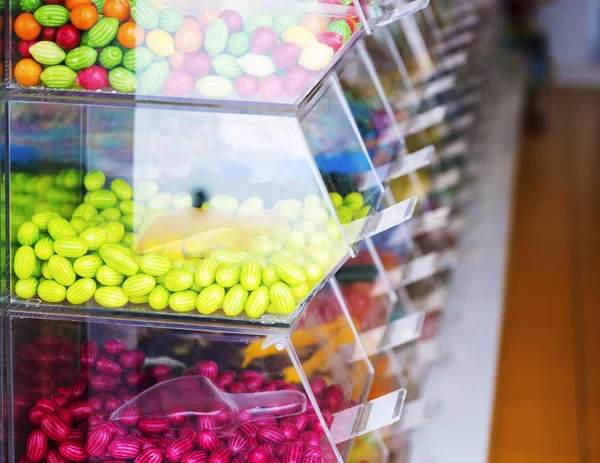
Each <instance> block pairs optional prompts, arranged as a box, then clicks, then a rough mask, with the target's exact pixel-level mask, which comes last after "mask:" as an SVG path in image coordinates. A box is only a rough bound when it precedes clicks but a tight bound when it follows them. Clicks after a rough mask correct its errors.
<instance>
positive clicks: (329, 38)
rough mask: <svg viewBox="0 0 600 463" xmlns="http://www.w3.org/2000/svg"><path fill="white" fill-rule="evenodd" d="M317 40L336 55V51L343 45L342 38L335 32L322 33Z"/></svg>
mask: <svg viewBox="0 0 600 463" xmlns="http://www.w3.org/2000/svg"><path fill="white" fill-rule="evenodd" d="M317 40H318V41H319V42H320V43H324V44H325V45H327V46H329V47H331V48H333V51H334V52H335V53H337V51H338V50H339V49H340V48H342V45H344V37H343V36H341V35H340V34H338V33H336V32H323V33H322V34H319V36H318V37H317Z"/></svg>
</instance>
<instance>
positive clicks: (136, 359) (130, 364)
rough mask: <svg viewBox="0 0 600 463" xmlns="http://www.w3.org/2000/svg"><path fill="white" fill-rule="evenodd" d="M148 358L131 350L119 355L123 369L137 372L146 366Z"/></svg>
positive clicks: (137, 351) (139, 352)
mask: <svg viewBox="0 0 600 463" xmlns="http://www.w3.org/2000/svg"><path fill="white" fill-rule="evenodd" d="M145 360H146V357H145V356H144V354H143V352H141V351H139V350H130V351H127V352H123V353H122V354H121V355H119V363H120V364H121V366H122V367H123V368H126V369H128V370H135V369H136V368H138V367H141V366H142V365H143V364H144V361H145Z"/></svg>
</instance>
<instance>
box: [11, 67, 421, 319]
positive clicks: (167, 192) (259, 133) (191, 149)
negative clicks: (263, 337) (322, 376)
mask: <svg viewBox="0 0 600 463" xmlns="http://www.w3.org/2000/svg"><path fill="white" fill-rule="evenodd" d="M7 118H8V147H9V151H8V156H9V160H8V165H9V169H10V170H9V181H10V197H9V198H8V203H9V207H8V213H9V217H8V223H9V227H10V239H11V257H12V259H11V262H12V261H14V260H15V258H16V259H17V266H16V267H15V265H13V266H12V268H11V271H12V273H11V275H12V276H13V281H12V282H11V283H12V285H11V291H12V292H11V300H10V302H11V303H15V304H21V305H29V306H31V307H32V309H34V308H40V306H41V308H42V309H43V310H51V309H52V308H55V309H56V310H58V311H61V312H65V311H75V312H78V313H82V312H83V313H86V314H93V313H96V312H95V311H94V310H91V311H90V310H87V309H101V310H103V311H104V312H105V314H106V312H107V309H109V310H110V309H114V313H116V312H121V315H122V316H123V315H124V316H127V315H131V316H140V317H150V318H151V317H153V316H158V317H168V318H174V317H183V318H182V319H186V323H187V322H200V323H204V322H214V323H222V322H224V321H225V322H228V321H230V322H231V323H233V324H237V325H249V324H250V325H252V324H254V325H264V324H273V325H275V326H279V327H289V326H290V325H291V324H292V323H293V322H294V321H295V320H296V319H297V317H298V315H299V314H300V312H301V310H302V308H303V307H304V306H305V305H306V303H307V302H308V301H309V300H310V298H311V297H312V296H313V295H314V294H316V293H317V292H318V290H319V289H320V287H321V286H322V285H323V284H324V283H325V282H326V281H327V279H328V278H329V277H330V276H331V275H333V273H334V272H335V271H336V270H337V269H338V268H339V267H340V266H341V265H342V264H343V262H344V261H345V260H346V259H347V258H348V257H349V256H354V255H356V253H357V252H358V250H359V248H360V243H361V241H362V240H363V239H365V238H367V237H369V236H371V235H374V234H376V233H379V232H380V231H383V230H386V229H388V228H390V227H392V226H394V225H396V224H398V223H400V222H402V221H405V220H407V219H408V218H410V216H411V215H412V212H413V210H414V207H415V202H416V198H409V199H407V200H406V201H403V202H400V203H398V204H395V205H392V206H391V207H390V208H388V209H386V210H383V211H379V212H378V206H379V203H380V201H381V197H382V193H383V186H382V185H381V182H380V181H379V178H378V176H377V173H376V172H375V170H374V168H373V165H372V163H371V162H370V159H369V156H368V154H367V152H366V149H365V145H364V143H363V141H362V139H361V137H360V132H359V130H358V127H357V125H356V124H355V122H354V119H353V118H352V115H351V112H350V108H349V106H348V104H347V101H346V99H345V98H344V94H343V91H342V89H341V87H340V85H339V81H338V80H337V78H336V76H335V75H333V76H331V77H330V78H328V79H327V81H326V83H325V84H324V86H323V87H321V88H320V90H319V92H317V93H316V94H315V95H313V97H312V98H311V99H310V101H309V102H308V103H307V104H306V105H305V106H304V107H303V108H302V112H301V114H299V115H297V116H294V115H293V114H289V115H288V114H277V115H271V114H260V115H258V114H248V113H226V112H222V111H207V110H201V111H198V110H195V108H189V107H187V108H181V107H178V108H170V107H166V106H165V105H145V104H141V103H138V104H136V105H135V106H132V105H127V104H121V105H114V104H112V103H108V104H101V102H98V103H97V104H88V105H85V106H84V105H83V104H76V103H73V102H68V103H66V102H59V101H53V102H49V101H40V100H32V99H19V98H17V97H11V99H10V100H9V102H8V104H7ZM61 127H62V128H63V129H60V128H61ZM55 129H58V130H55ZM31 134H34V136H31ZM232 134H235V136H234V137H232V136H231V135H232ZM105 179H106V181H105ZM86 191H87V192H86ZM40 214H41V215H40ZM44 214H46V215H44ZM36 215H37V216H36ZM59 216H60V218H59ZM48 217H51V218H53V219H56V220H54V225H52V226H51V227H50V229H48V228H47V225H48V224H47V222H48ZM67 220H69V222H67ZM32 221H33V223H32ZM57 227H58V228H57ZM107 230H108V231H107ZM109 232H110V235H109ZM81 233H84V238H86V239H84V238H82V237H81V236H76V235H81ZM96 234H99V236H98V237H97V238H98V240H100V241H98V242H95V241H94V239H96ZM46 235H49V236H46ZM40 237H42V238H44V240H42V241H43V242H42V243H38V240H39V239H40ZM59 240H61V241H60V242H58V244H57V246H54V245H55V243H54V242H55V241H59ZM107 240H108V243H106V241H107ZM103 243H104V244H105V246H104V247H100V245H102V244H103ZM62 244H65V246H66V247H65V248H63V249H61V245H62ZM71 245H73V246H75V248H74V249H71V248H70V246H71ZM36 246H37V247H38V248H39V249H38V251H37V253H35V250H34V249H33V247H36ZM44 246H45V247H46V248H48V249H45V247H44ZM22 249H24V251H23V250H22ZM55 250H56V255H52V256H51V254H53V253H54V251H55ZM32 251H33V254H32ZM19 252H20V254H18V253H19ZM111 253H114V254H115V255H111ZM97 254H99V255H97ZM146 254H149V256H148V257H143V256H144V255H146ZM23 257H24V258H25V261H23ZM29 257H32V260H31V262H29V261H28V260H27V259H28V258H29ZM49 257H50V259H49ZM80 257H82V258H83V259H82V260H81V261H79V262H78V263H75V262H73V263H72V262H71V261H69V260H68V259H71V260H74V259H79V258H80ZM44 259H48V260H44ZM51 260H52V261H53V263H51ZM109 261H110V262H109ZM23 262H24V270H23V267H19V265H21V264H22V263H23ZM13 263H14V262H13ZM63 264H64V265H63ZM101 264H107V265H108V267H109V268H108V269H106V268H105V269H104V270H105V271H106V272H105V273H107V274H106V275H103V276H104V277H105V278H99V279H98V275H97V272H98V270H99V269H98V268H97V267H98V266H100V265H101ZM31 265H33V267H32V268H30V266H31ZM87 265H91V266H92V267H91V268H86V267H85V266H87ZM155 265H158V267H157V268H153V266H155ZM57 266H58V267H57ZM63 267H64V268H63ZM73 267H74V268H75V270H77V272H76V273H75V272H74V269H73ZM215 267H218V270H217V271H218V272H219V275H213V273H215ZM50 268H53V269H56V271H57V272H61V271H62V270H64V271H65V272H66V273H64V274H60V273H59V275H60V277H59V278H61V282H60V283H58V282H57V281H54V282H52V283H45V284H44V286H45V287H47V288H43V289H44V290H43V291H42V295H40V293H39V292H38V291H37V285H38V284H39V283H41V281H40V279H41V278H46V277H47V276H52V275H51V274H53V272H54V270H50ZM140 268H141V270H142V272H143V274H142V275H141V277H140V276H136V273H137V272H138V270H139V269H140ZM266 268H268V270H265V269H266ZM169 269H171V270H169ZM278 269H279V270H278ZM104 270H103V271H104ZM114 270H117V272H114ZM205 271H206V272H207V273H205ZM273 271H275V273H273ZM165 272H169V275H166V274H165ZM171 272H173V273H171ZM265 272H267V273H265ZM268 272H271V273H272V275H271V277H272V278H274V279H275V280H279V279H283V282H281V281H279V282H278V284H277V285H275V286H277V287H278V289H277V290H274V289H273V287H272V286H271V287H268V286H267V285H271V283H274V281H275V280H273V281H272V282H271V281H270V280H269V278H271V277H269V276H268ZM289 272H292V273H289ZM115 273H116V274H115ZM44 274H45V276H44ZM88 274H89V275H88ZM16 277H18V278H19V279H20V280H27V281H21V282H18V281H17V279H16ZM52 277H53V276H52ZM79 277H81V279H84V278H87V280H85V281H84V282H83V283H79V281H80V278H79ZM74 278H77V283H78V285H79V287H80V290H82V291H83V293H82V294H78V292H77V290H76V289H75V290H71V292H70V296H69V297H67V298H66V301H70V303H67V302H66V301H65V287H66V286H71V285H72V284H73V283H74V281H71V280H73V279H74ZM93 278H96V279H97V282H98V283H99V284H101V285H104V286H108V288H104V289H103V288H99V287H98V286H99V285H98V284H96V283H95V282H94V280H93ZM125 278H127V280H126V281H128V282H129V283H123V284H124V285H125V287H126V289H127V291H124V290H123V289H121V288H120V287H119V286H114V287H110V286H111V285H114V284H117V285H120V284H121V282H122V280H124V279H125ZM248 279H249V280H248ZM136 280H140V281H139V282H136ZM157 280H158V281H157ZM215 280H216V283H215ZM238 280H239V281H238ZM261 282H262V286H260V287H257V284H261ZM134 283H135V284H134ZM137 283H140V284H142V286H143V287H142V288H137V287H136V284H137ZM161 285H162V286H161ZM232 286H236V288H237V289H236V291H237V292H238V293H239V294H237V293H234V294H235V295H236V296H240V297H241V299H240V300H239V301H236V304H232V301H231V300H230V301H229V304H230V305H228V307H227V312H228V315H226V313H225V312H224V311H222V310H220V309H221V308H222V302H223V297H224V291H225V290H227V291H228V292H229V291H230V290H229V288H231V287H232ZM127 287H128V288H127ZM154 287H158V288H159V289H157V291H156V293H153V294H154V295H153V298H152V299H153V301H152V302H149V301H148V299H149V296H148V290H149V289H152V288H154ZM95 288H96V289H95ZM46 289H49V290H50V293H48V291H46ZM206 289H208V291H206ZM255 290H256V291H257V293H256V295H255V296H252V295H250V296H248V293H249V292H252V291H255ZM96 291H99V292H100V294H99V295H98V293H97V292H96ZM159 291H160V292H159ZM277 291H279V292H280V293H281V294H279V292H277ZM171 292H175V293H177V294H176V295H175V297H173V295H170V293H171ZM205 292H206V293H207V294H206V299H205V298H204V296H202V297H201V296H199V295H198V293H205ZM103 293H104V294H103ZM213 293H214V294H213ZM267 293H269V294H270V296H269V297H267ZM92 294H94V295H95V297H94V298H92V297H91V296H92ZM79 295H80V296H81V297H76V296H79ZM209 295H210V296H211V297H212V296H214V299H211V298H209ZM195 296H197V298H198V299H197V300H196V301H195V302H194V301H192V299H194V297H195ZM279 296H282V297H283V298H279ZM247 297H249V299H248V300H250V301H261V302H260V304H258V305H260V307H259V308H257V309H256V310H254V309H255V307H254V303H250V302H247V303H246V306H248V307H246V309H245V311H243V312H240V310H241V309H242V305H240V304H243V301H244V300H246V298H247ZM179 298H181V300H179ZM231 299H232V300H234V297H233V296H231ZM269 299H271V305H269V303H268V300H269ZM44 301H45V302H44ZM167 301H170V302H169V304H168V305H169V308H168V309H166V310H163V308H164V307H165V305H166V304H167ZM198 301H200V302H198ZM179 302H181V305H180V304H179ZM209 302H210V303H209ZM73 304H74V305H73ZM277 306H278V307H279V308H278V309H277V308H276V307H277ZM151 307H154V309H156V310H154V309H152V308H151ZM82 309H84V310H82ZM196 309H198V310H196ZM265 310H267V311H266V312H265Z"/></svg>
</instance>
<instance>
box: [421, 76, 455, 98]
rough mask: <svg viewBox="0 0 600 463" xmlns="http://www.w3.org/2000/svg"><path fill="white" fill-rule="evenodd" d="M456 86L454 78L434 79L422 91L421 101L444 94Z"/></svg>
mask: <svg viewBox="0 0 600 463" xmlns="http://www.w3.org/2000/svg"><path fill="white" fill-rule="evenodd" d="M455 85H456V76H454V75H450V76H446V77H442V78H441V79H436V80H434V81H433V82H431V83H430V84H429V85H427V87H426V88H425V90H424V91H423V100H429V99H431V98H433V97H435V96H436V95H439V94H440V93H444V92H446V91H448V90H450V89H452V88H454V86H455Z"/></svg>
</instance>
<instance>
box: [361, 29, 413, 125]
mask: <svg viewBox="0 0 600 463" xmlns="http://www.w3.org/2000/svg"><path fill="white" fill-rule="evenodd" d="M365 44H366V46H367V50H368V52H369V55H370V56H371V60H372V61H373V63H374V64H375V69H376V70H377V74H378V75H379V78H380V80H381V83H382V85H383V89H384V92H385V94H386V96H387V98H388V100H389V102H390V104H391V105H392V108H393V110H394V114H395V117H396V120H397V121H399V122H400V121H404V120H406V119H407V118H408V117H410V116H411V115H412V114H414V113H415V112H416V111H417V110H418V107H419V104H420V102H419V98H418V95H417V93H416V92H415V89H414V88H413V86H412V83H411V81H410V76H409V75H408V72H407V70H406V67H405V66H404V62H403V60H402V57H401V56H400V52H399V50H398V48H396V45H395V44H394V41H393V38H392V36H391V34H390V32H389V31H388V28H387V27H386V28H380V29H376V30H375V31H374V32H373V34H371V35H370V36H368V37H367V38H366V39H365Z"/></svg>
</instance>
